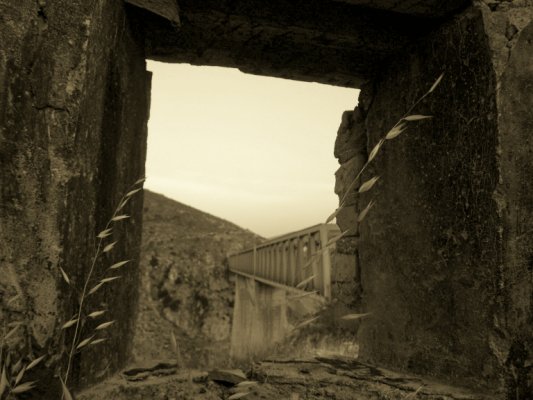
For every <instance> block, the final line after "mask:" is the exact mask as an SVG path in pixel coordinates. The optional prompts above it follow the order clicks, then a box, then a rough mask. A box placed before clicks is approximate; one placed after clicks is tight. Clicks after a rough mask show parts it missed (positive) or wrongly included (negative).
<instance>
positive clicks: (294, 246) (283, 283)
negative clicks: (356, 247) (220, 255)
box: [228, 224, 341, 299]
mask: <svg viewBox="0 0 533 400" xmlns="http://www.w3.org/2000/svg"><path fill="white" fill-rule="evenodd" d="M340 234H341V232H340V229H339V228H338V226H337V225H335V224H319V225H314V226H311V227H309V228H306V229H302V230H299V231H297V232H292V233H288V234H286V235H282V236H278V237H275V238H273V239H270V240H267V241H266V242H263V243H261V244H259V245H257V246H254V247H253V248H251V249H247V250H244V251H241V252H238V253H235V254H231V255H229V256H228V262H229V269H230V271H231V272H233V273H235V274H239V275H241V276H244V277H247V278H250V279H254V280H256V281H258V282H261V283H263V284H265V285H269V286H272V287H277V288H280V289H284V290H287V291H289V292H294V291H302V290H303V291H310V292H315V293H317V294H320V295H322V296H324V297H325V298H326V299H330V298H331V250H330V248H329V247H328V242H332V241H333V240H335V238H337V237H338V236H339V235H340Z"/></svg>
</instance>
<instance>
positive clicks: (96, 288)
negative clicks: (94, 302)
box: [88, 282, 103, 294]
mask: <svg viewBox="0 0 533 400" xmlns="http://www.w3.org/2000/svg"><path fill="white" fill-rule="evenodd" d="M102 285H103V283H101V282H100V283H99V284H98V285H96V286H95V287H93V288H92V289H91V290H89V293H88V294H93V293H94V292H96V291H97V290H98V289H100V288H101V287H102Z"/></svg>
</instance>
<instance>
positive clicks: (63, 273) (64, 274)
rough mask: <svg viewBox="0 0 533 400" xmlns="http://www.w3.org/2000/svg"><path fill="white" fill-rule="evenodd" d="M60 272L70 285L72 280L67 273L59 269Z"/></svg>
mask: <svg viewBox="0 0 533 400" xmlns="http://www.w3.org/2000/svg"><path fill="white" fill-rule="evenodd" d="M59 270H60V271H61V275H62V276H63V279H64V280H65V282H67V284H69V285H70V279H69V277H68V275H67V273H66V272H65V271H64V270H63V268H61V267H59Z"/></svg>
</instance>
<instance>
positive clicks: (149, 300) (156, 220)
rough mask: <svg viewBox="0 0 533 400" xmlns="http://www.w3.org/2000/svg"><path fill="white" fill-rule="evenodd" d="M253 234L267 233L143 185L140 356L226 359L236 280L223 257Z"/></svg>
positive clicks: (194, 363)
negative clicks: (227, 270) (238, 223)
mask: <svg viewBox="0 0 533 400" xmlns="http://www.w3.org/2000/svg"><path fill="white" fill-rule="evenodd" d="M254 240H255V241H257V242H259V241H260V240H261V238H260V237H258V236H257V235H255V234H253V233H252V232H250V231H248V230H244V229H242V228H240V227H238V226H237V225H234V224H232V223H230V222H228V221H225V220H222V219H220V218H217V217H214V216H212V215H209V214H206V213H204V212H201V211H199V210H197V209H195V208H192V207H189V206H186V205H184V204H181V203H179V202H176V201H174V200H171V199H168V198H166V197H164V196H162V195H160V194H156V193H153V192H150V191H148V190H145V193H144V221H143V240H142V251H141V274H142V277H141V286H140V297H139V315H138V319H137V326H136V332H135V339H134V346H133V357H134V359H135V360H146V359H168V358H176V359H178V362H179V363H180V364H182V365H181V366H188V367H211V366H213V365H216V366H222V365H225V364H227V362H228V355H229V338H230V330H231V313H232V306H233V290H234V284H233V283H232V282H231V281H230V279H231V277H229V276H228V274H227V272H226V268H225V266H224V260H225V257H226V254H227V253H228V252H233V251H237V250H240V249H243V248H246V247H250V246H252V245H253V243H254ZM174 338H175V340H174ZM176 348H177V349H176Z"/></svg>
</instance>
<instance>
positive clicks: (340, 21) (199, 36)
mask: <svg viewBox="0 0 533 400" xmlns="http://www.w3.org/2000/svg"><path fill="white" fill-rule="evenodd" d="M179 5H180V18H181V29H180V31H179V32H176V31H175V30H173V29H171V27H170V26H169V25H165V24H162V23H161V21H160V19H158V18H154V17H153V16H151V15H148V14H144V15H143V17H142V20H143V24H144V28H145V31H146V52H147V55H148V57H149V58H153V59H156V60H160V61H167V62H185V63H190V64H194V65H218V66H225V67H236V68H239V69H241V70H242V71H244V72H248V73H253V74H261V75H270V76H278V77H283V78H289V79H299V80H304V81H317V82H321V83H329V84H334V85H341V86H350V87H354V86H358V85H360V84H361V83H362V82H363V81H364V80H367V79H369V78H370V77H371V76H373V74H374V73H375V71H376V68H375V67H376V64H378V63H380V62H383V61H384V60H385V59H386V58H387V57H388V56H390V55H391V54H393V53H395V52H397V51H399V50H401V49H403V48H404V47H405V45H406V44H407V43H409V42H413V41H416V40H417V38H418V37H420V36H421V35H423V34H424V33H425V32H427V31H428V30H429V29H431V28H432V26H433V24H434V22H432V21H430V20H426V19H423V18H417V17H413V16H410V15H407V14H406V15H400V14H394V13H388V12H387V11H383V10H373V9H368V8H359V7H356V6H354V5H350V4H345V3H341V2H330V1H323V0H313V1H308V0H298V1H290V2H286V1H281V0H277V1H271V0H268V1H267V0H254V1H249V0H239V1H231V2H230V1H218V0H209V1H201V2H199V1H195V0H182V1H179Z"/></svg>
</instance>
